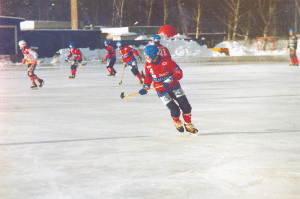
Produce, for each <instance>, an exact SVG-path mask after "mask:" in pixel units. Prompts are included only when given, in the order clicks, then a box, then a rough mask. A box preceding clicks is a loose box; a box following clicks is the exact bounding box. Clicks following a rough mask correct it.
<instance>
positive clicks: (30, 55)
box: [19, 40, 44, 88]
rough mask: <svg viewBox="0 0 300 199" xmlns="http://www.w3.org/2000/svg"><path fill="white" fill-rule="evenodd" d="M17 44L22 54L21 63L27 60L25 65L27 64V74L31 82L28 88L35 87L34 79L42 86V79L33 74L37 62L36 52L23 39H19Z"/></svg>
mask: <svg viewBox="0 0 300 199" xmlns="http://www.w3.org/2000/svg"><path fill="white" fill-rule="evenodd" d="M19 46H20V49H21V50H22V53H23V55H24V59H23V60H22V64H25V63H26V62H27V66H28V73H27V74H28V76H29V78H30V80H31V82H32V86H31V87H30V88H37V85H36V83H35V81H37V82H39V87H42V86H43V84H44V80H42V79H40V78H38V77H37V76H36V75H35V74H34V70H35V67H36V64H37V58H38V54H37V53H36V52H35V51H33V50H32V49H31V48H29V47H27V44H26V42H25V41H24V40H21V41H19Z"/></svg>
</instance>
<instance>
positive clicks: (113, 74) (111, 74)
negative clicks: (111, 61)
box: [107, 71, 117, 77]
mask: <svg viewBox="0 0 300 199" xmlns="http://www.w3.org/2000/svg"><path fill="white" fill-rule="evenodd" d="M116 74H117V72H115V71H114V72H112V73H109V74H108V75H107V76H108V77H114V76H116Z"/></svg>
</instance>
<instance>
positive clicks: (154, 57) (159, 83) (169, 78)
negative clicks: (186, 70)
mask: <svg viewBox="0 0 300 199" xmlns="http://www.w3.org/2000/svg"><path fill="white" fill-rule="evenodd" d="M158 53H159V49H158V48H157V47H155V46H154V45H150V46H147V47H146V48H145V59H146V61H147V62H146V64H145V81H144V85H143V88H142V89H141V90H140V91H139V93H140V94H141V95H145V94H147V92H148V90H149V88H150V85H151V83H152V82H154V83H153V86H154V88H155V90H156V92H157V94H158V96H159V98H160V99H161V101H162V102H163V103H164V104H165V105H166V106H167V107H168V108H169V109H170V112H171V117H172V119H173V121H174V124H175V127H176V129H177V130H178V131H179V132H184V128H183V123H182V121H181V120H180V109H181V111H182V113H183V114H182V117H183V120H184V122H185V124H184V126H185V129H186V131H187V132H189V133H190V134H197V133H198V130H197V129H196V128H195V126H194V125H193V124H192V122H191V118H192V113H191V111H192V107H191V105H190V104H189V102H188V100H187V98H186V96H185V93H184V91H183V90H182V88H181V86H180V83H179V80H180V79H181V78H182V70H181V69H180V68H179V66H178V65H177V63H175V62H174V61H173V60H171V59H170V58H168V57H161V56H160V55H159V54H158Z"/></svg>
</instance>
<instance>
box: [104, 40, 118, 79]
mask: <svg viewBox="0 0 300 199" xmlns="http://www.w3.org/2000/svg"><path fill="white" fill-rule="evenodd" d="M104 45H105V46H106V51H107V54H106V57H105V58H104V60H103V61H107V66H106V68H107V70H108V72H109V74H108V76H115V75H116V74H117V72H116V70H115V69H114V65H115V63H116V51H115V49H114V48H113V47H112V46H111V45H110V41H109V40H105V41H104Z"/></svg>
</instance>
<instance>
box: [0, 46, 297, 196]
mask: <svg viewBox="0 0 300 199" xmlns="http://www.w3.org/2000/svg"><path fill="white" fill-rule="evenodd" d="M86 56H90V57H89V60H91V56H92V55H90V54H89V53H86ZM97 56H98V53H97V52H95V57H97ZM288 64H289V63H288V62H279V63H253V64H244V63H239V64H235V63H230V62H228V63H226V64H218V63H215V64H209V65H206V63H179V66H180V67H181V68H182V70H183V73H184V78H183V79H182V80H181V84H182V87H183V89H184V91H185V93H186V95H187V97H188V99H189V101H190V103H191V105H192V107H193V110H192V113H193V118H192V120H193V123H194V124H195V126H196V127H197V128H198V129H199V132H200V135H199V136H190V135H188V134H186V133H185V134H180V133H179V132H177V131H176V129H175V128H174V125H173V122H172V120H171V118H170V114H169V112H168V109H167V108H166V107H165V106H164V105H163V104H162V102H161V101H160V100H159V98H158V97H157V95H156V94H155V93H154V91H152V92H149V93H148V94H147V95H146V96H140V95H138V96H134V97H132V98H129V99H121V98H120V93H121V92H125V95H127V94H131V93H135V92H137V91H138V90H139V89H140V88H141V85H140V84H139V83H138V80H137V78H136V77H134V76H133V75H132V74H131V72H130V70H129V69H127V70H126V71H125V75H124V79H123V84H122V85H119V84H118V83H119V82H120V79H121V74H122V70H123V66H122V64H121V63H117V64H116V66H115V68H116V70H117V72H118V75H117V76H116V77H114V78H108V77H107V76H106V75H107V70H106V68H105V64H101V63H100V62H89V63H88V64H87V65H86V66H82V67H79V69H78V73H77V77H76V78H75V79H68V76H69V75H70V66H69V65H68V64H67V63H64V62H62V63H57V64H56V65H47V64H45V65H41V66H38V67H37V69H36V74H37V75H38V76H39V77H41V78H43V79H44V80H45V85H44V87H43V88H41V89H38V90H30V88H29V87H30V80H29V78H28V77H27V70H26V66H9V65H8V66H6V67H3V68H2V69H1V71H0V118H1V120H0V137H1V139H0V162H1V164H0V198H4V199H15V198H18V199H28V198H35V199H53V198H60V199H67V198H70V199H71V198H72V199H82V198H89V199H94V198H95V199H99V198H103V199H104V198H105V199H107V198H113V199H114V198H115V199H119V198H125V199H129V198H130V199H132V198H139V199H140V198H145V199H150V198H151V199H153V198H164V199H165V198H189V199H190V198H195V199H196V198H197V199H198V198H205V199H219V198H222V199H227V198H228V199H232V198H239V199H241V198H242V199H244V198H247V199H253V198H278V199H283V198H289V199H297V198H299V195H300V188H299V184H300V167H299V165H300V141H299V140H300V124H299V118H300V113H299V107H300V89H299V88H300V81H299V77H300V68H299V67H290V66H288ZM139 67H140V69H142V68H143V64H140V65H139Z"/></svg>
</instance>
